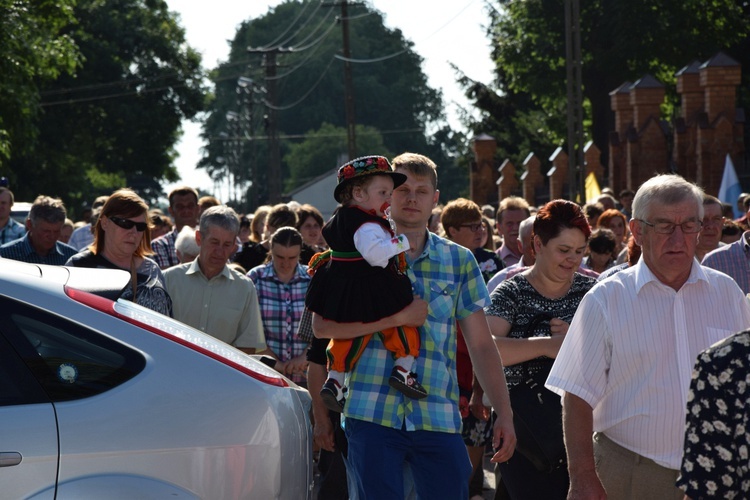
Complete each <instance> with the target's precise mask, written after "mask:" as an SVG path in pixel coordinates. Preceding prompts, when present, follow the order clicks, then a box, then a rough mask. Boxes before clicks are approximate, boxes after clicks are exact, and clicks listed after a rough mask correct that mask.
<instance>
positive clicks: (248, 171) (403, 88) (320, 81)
mask: <svg viewBox="0 0 750 500" xmlns="http://www.w3.org/2000/svg"><path fill="white" fill-rule="evenodd" d="M337 15H338V16H340V10H338V7H332V6H327V5H325V4H324V3H323V2H318V1H317V0H304V1H294V0H289V1H287V2H284V3H282V4H279V5H278V6H276V7H275V8H274V9H272V10H269V12H268V13H267V14H266V15H264V16H262V17H259V18H256V19H251V20H248V21H245V22H243V23H242V24H241V25H240V27H239V29H238V30H237V33H236V36H235V38H234V39H233V40H232V42H231V50H230V56H229V60H228V61H227V62H225V63H223V64H222V65H220V66H219V67H218V68H217V69H216V70H215V71H214V72H213V73H212V77H213V79H214V81H215V83H216V93H215V99H214V100H213V102H212V103H211V104H210V116H209V118H208V119H207V121H206V123H205V126H204V132H203V137H204V139H205V140H207V141H208V146H207V148H206V150H205V156H204V158H203V159H202V160H201V163H200V166H201V167H202V168H205V169H206V170H207V171H208V172H209V174H210V175H211V176H212V177H214V178H218V177H221V176H224V175H227V172H226V171H227V168H228V167H227V163H226V161H225V160H226V158H231V157H232V155H231V154H229V153H228V148H227V145H228V144H227V143H228V142H230V143H231V140H230V141H227V140H226V138H222V137H221V135H220V134H221V133H222V132H223V133H225V134H227V135H228V137H229V138H232V137H237V136H238V134H237V132H236V131H235V129H233V128H232V125H231V124H229V123H227V120H226V113H227V112H228V111H231V112H238V113H240V115H242V116H243V118H242V120H243V122H242V124H241V127H240V133H239V137H240V138H242V148H241V149H242V151H241V158H242V160H241V162H240V164H239V165H236V166H233V169H234V171H233V172H231V173H230V175H234V176H235V177H236V178H241V179H242V178H244V179H251V178H252V176H253V173H252V168H253V166H254V165H255V166H257V167H256V170H257V171H256V175H258V182H259V188H260V191H261V195H260V197H259V201H260V203H265V202H266V200H265V199H264V194H265V191H264V190H265V187H266V184H267V183H266V180H265V179H266V177H265V176H266V171H267V169H268V151H267V150H268V145H267V142H268V141H267V135H268V132H269V129H268V128H267V125H268V121H269V119H270V116H269V107H268V105H269V104H271V105H274V106H276V108H277V113H278V129H279V136H280V138H281V141H282V146H281V147H282V172H283V178H284V179H289V181H288V182H287V185H286V188H292V187H296V186H294V184H296V183H298V182H299V183H302V182H304V181H305V179H307V178H309V175H307V174H303V173H296V172H294V171H293V170H292V168H291V166H292V165H295V166H296V165H312V164H314V163H315V162H314V161H313V160H312V159H308V160H303V159H301V158H300V156H301V155H303V153H302V151H305V154H314V153H315V152H314V151H312V150H311V148H309V147H308V146H301V147H300V148H297V147H296V146H295V144H296V143H297V142H298V141H300V140H302V139H303V138H304V137H305V136H306V135H307V134H308V132H309V131H318V132H320V131H321V130H323V129H326V128H325V127H324V125H323V124H329V125H328V126H330V127H335V128H337V129H341V128H342V127H345V126H346V123H345V119H346V113H345V109H344V95H345V92H344V62H343V61H342V60H341V59H338V58H337V57H336V56H337V55H339V54H340V53H341V49H342V34H341V26H340V24H339V23H337V21H336V16H337ZM349 28H350V44H351V57H352V59H355V60H356V62H353V63H352V73H353V87H354V100H355V115H356V123H357V125H358V127H359V126H364V127H365V130H371V129H374V130H377V131H379V133H380V134H381V136H382V146H384V148H385V149H386V150H387V151H392V152H394V154H398V153H400V152H403V151H414V152H418V153H423V154H426V155H428V156H430V157H431V158H433V159H435V160H436V161H437V162H438V163H439V164H440V163H445V164H446V165H450V168H454V167H455V165H454V164H455V160H454V159H452V158H451V159H450V160H449V161H444V160H447V159H448V158H447V157H445V156H444V155H445V152H446V151H449V150H451V149H452V148H453V146H452V145H444V144H440V143H438V142H436V141H435V136H434V135H428V134H426V133H425V129H427V128H429V126H430V125H432V124H435V123H437V122H439V121H440V120H441V119H443V118H444V116H443V111H442V105H443V104H442V96H441V93H440V92H438V91H436V90H434V89H432V88H430V87H429V86H428V85H427V77H426V75H425V74H424V73H423V72H422V69H421V62H422V58H421V57H420V56H419V55H418V54H416V53H415V52H414V51H413V44H412V43H411V42H409V41H407V40H405V39H404V37H403V35H402V33H401V32H400V31H399V30H391V29H388V28H386V27H385V26H384V25H383V16H382V14H381V13H380V12H378V11H376V10H373V9H372V8H371V7H370V6H369V5H367V4H357V5H356V6H355V5H353V4H352V5H350V6H349ZM248 47H252V48H262V47H265V48H267V49H272V48H279V50H281V49H284V51H280V52H279V53H278V54H277V55H276V59H277V63H278V66H277V68H276V73H277V76H276V78H275V79H274V80H273V81H270V80H269V79H267V78H266V69H265V65H266V63H267V61H268V60H269V59H268V56H265V57H266V59H264V56H263V55H261V54H250V53H248V51H247V49H248ZM287 49H293V50H292V51H291V52H289V51H288V50H287ZM240 76H244V77H247V78H251V79H252V80H253V82H254V84H255V85H254V88H255V90H253V91H251V95H252V97H251V100H250V99H249V98H248V97H247V95H246V94H244V93H243V92H244V91H240V93H239V94H238V88H237V81H238V78H239V77H240ZM271 85H276V88H277V93H278V99H277V102H275V103H270V102H269V92H270V90H271ZM243 99H244V100H243ZM251 102H252V103H251ZM243 113H245V114H244V115H243ZM358 130H359V128H358ZM441 137H444V138H448V137H450V136H449V135H444V136H441ZM319 140H320V139H319V138H318V137H313V139H312V141H313V142H315V143H318V142H319ZM331 142H335V145H336V147H333V146H332V145H326V146H325V148H324V151H326V154H330V156H331V159H328V160H327V161H328V162H332V161H334V162H335V158H336V157H337V156H338V154H340V153H346V147H345V144H346V143H345V142H342V141H340V140H339V139H335V141H334V140H331ZM232 144H234V143H232ZM370 146H371V144H370V143H368V142H367V136H359V135H358V137H357V154H360V155H363V154H373V153H378V152H380V150H377V151H372V150H368V149H367V148H368V147H370ZM373 146H374V147H379V145H378V144H377V143H376V144H374V145H373ZM229 149H231V148H229ZM334 149H338V151H336V152H335V154H334ZM329 151H330V153H328V152H329ZM290 154H291V155H293V156H292V157H291V159H290V157H289V155H290ZM318 157H319V155H317V154H315V158H318ZM292 160H293V161H292ZM230 163H231V162H230ZM327 165H328V166H327V168H331V167H330V165H332V164H331V163H329V164H327ZM230 166H231V165H230ZM295 168H296V167H295ZM445 168H446V169H447V168H449V167H448V166H446V167H445ZM230 170H232V169H231V168H230ZM467 179H468V177H466V178H465V180H464V183H465V184H466V185H468V180H467ZM249 208H250V209H252V208H254V207H249Z"/></svg>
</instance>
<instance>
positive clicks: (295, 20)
mask: <svg viewBox="0 0 750 500" xmlns="http://www.w3.org/2000/svg"><path fill="white" fill-rule="evenodd" d="M310 5H312V2H309V3H306V4H305V6H304V7H303V8H302V10H300V12H299V14H297V17H295V18H294V19H293V20H292V22H291V23H289V26H287V27H286V29H285V30H284V31H283V32H282V33H281V34H280V35H279V36H277V37H276V38H275V39H273V40H272V41H270V42H268V43H267V44H266V45H263V48H264V49H271V50H272V49H278V48H279V47H280V46H281V45H282V44H283V43H282V44H280V45H276V46H274V47H271V46H272V45H274V44H275V43H276V42H278V41H279V40H281V39H282V38H284V36H286V34H287V33H289V30H291V29H292V26H294V25H295V24H296V23H297V21H299V19H300V17H302V15H303V14H304V13H305V11H306V10H307V8H308V7H309V6H310ZM319 8H320V3H319V4H318V8H317V9H315V11H314V12H313V14H314V13H315V12H317V10H318V9H319ZM310 18H312V16H310V17H308V20H307V21H305V23H307V22H309V19H310ZM302 26H303V27H304V24H303V25H302ZM295 35H296V33H295ZM292 38H294V35H292Z"/></svg>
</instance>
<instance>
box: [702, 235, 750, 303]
mask: <svg viewBox="0 0 750 500" xmlns="http://www.w3.org/2000/svg"><path fill="white" fill-rule="evenodd" d="M701 264H703V265H704V266H707V267H710V268H712V269H716V270H717V271H721V272H722V273H724V274H728V275H729V276H731V277H732V278H734V281H736V282H737V284H738V285H739V286H740V289H742V291H743V292H744V293H750V231H745V232H744V233H743V234H742V238H740V239H739V240H737V241H735V242H734V243H732V244H729V245H726V246H723V247H719V248H717V249H716V250H712V251H711V252H709V253H708V254H706V256H705V257H703V262H701Z"/></svg>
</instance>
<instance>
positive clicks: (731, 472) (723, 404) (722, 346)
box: [677, 330, 750, 499]
mask: <svg viewBox="0 0 750 500" xmlns="http://www.w3.org/2000/svg"><path fill="white" fill-rule="evenodd" d="M749 381H750V330H746V331H744V332H740V333H737V334H735V335H732V336H730V337H728V338H727V339H725V340H722V341H720V342H717V343H716V344H714V345H713V346H711V347H709V348H708V349H706V350H705V351H703V352H702V353H701V354H700V355H699V356H698V360H697V362H696V364H695V368H694V370H693V377H692V382H691V383H690V392H689V393H688V403H687V425H686V430H685V454H684V455H683V457H682V469H681V471H680V472H681V475H680V478H679V479H678V480H677V486H679V487H680V488H682V489H683V490H685V494H686V495H688V496H689V497H690V498H737V499H739V498H750V494H749V493H750V475H749V474H748V469H749V468H750V458H748V454H749V453H750V452H749V450H750V390H748V388H749V387H748V382H749Z"/></svg>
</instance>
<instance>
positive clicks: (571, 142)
mask: <svg viewBox="0 0 750 500" xmlns="http://www.w3.org/2000/svg"><path fill="white" fill-rule="evenodd" d="M580 19H581V13H580V4H579V0H565V63H566V64H565V66H566V83H567V99H568V114H567V127H568V179H569V181H568V190H569V195H568V196H569V199H570V201H578V202H580V203H581V204H583V203H585V202H586V200H585V199H584V198H585V193H586V190H585V188H584V182H585V173H586V168H585V165H584V157H583V146H584V144H583V140H584V139H583V92H582V90H581V86H582V77H581V29H580V27H581V24H580ZM578 194H580V195H581V198H580V200H579V199H577V196H576V195H578Z"/></svg>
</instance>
